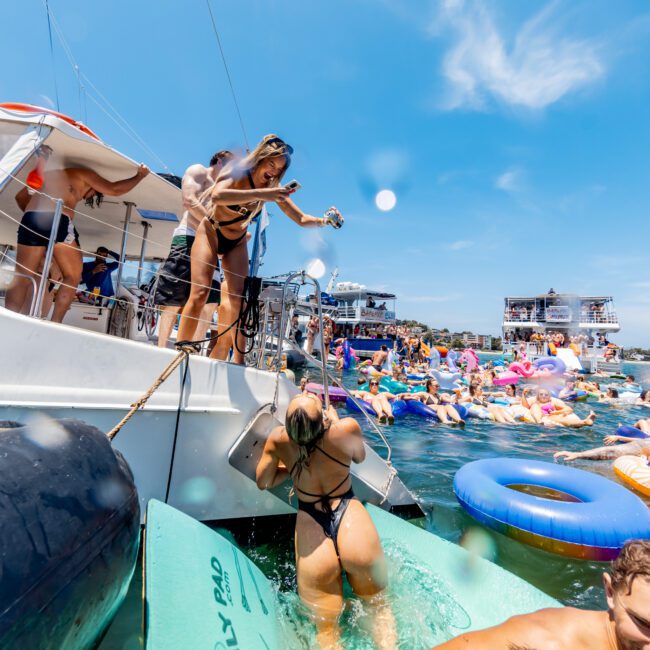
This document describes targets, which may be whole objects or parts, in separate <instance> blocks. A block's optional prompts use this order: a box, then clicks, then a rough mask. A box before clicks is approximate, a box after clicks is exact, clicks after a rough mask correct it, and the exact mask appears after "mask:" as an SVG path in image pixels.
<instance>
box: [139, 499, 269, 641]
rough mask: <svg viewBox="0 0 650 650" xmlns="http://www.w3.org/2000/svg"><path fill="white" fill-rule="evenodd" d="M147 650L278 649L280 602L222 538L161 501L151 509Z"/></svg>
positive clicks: (151, 504) (147, 556)
mask: <svg viewBox="0 0 650 650" xmlns="http://www.w3.org/2000/svg"><path fill="white" fill-rule="evenodd" d="M146 525H147V528H146V542H145V608H146V609H145V638H146V648H147V650H166V649H169V650H179V649H180V648H193V649H194V650H202V649H204V648H205V650H257V649H258V648H259V649H260V650H276V648H279V647H280V645H279V642H278V630H277V617H276V611H275V595H274V592H273V587H272V586H271V583H270V582H269V581H268V580H267V579H266V578H265V577H264V574H263V573H262V572H261V571H260V570H259V569H258V568H257V567H256V566H255V565H254V564H253V563H252V562H251V561H250V560H249V559H248V558H247V557H246V555H244V553H242V552H241V551H240V550H239V549H238V548H237V547H236V546H235V545H234V544H231V543H230V542H229V541H228V540H227V539H226V538H225V537H223V536H221V535H220V534H219V533H217V532H216V531H213V530H211V529H210V528H208V527H207V526H205V525H203V524H202V523H200V522H198V521H196V519H192V517H189V516H188V515H186V514H183V513H182V512H180V511H178V510H176V509H175V508H172V507H171V506H168V505H166V504H164V503H161V502H160V501H156V500H153V499H152V500H151V501H149V504H148V506H147V520H146Z"/></svg>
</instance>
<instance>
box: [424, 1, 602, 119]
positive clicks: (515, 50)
mask: <svg viewBox="0 0 650 650" xmlns="http://www.w3.org/2000/svg"><path fill="white" fill-rule="evenodd" d="M556 5H557V3H555V2H552V3H550V4H548V5H547V6H546V7H545V8H543V9H542V10H541V11H540V12H539V13H537V14H536V15H534V16H533V17H532V18H531V19H529V20H528V21H526V22H525V23H524V24H523V25H522V26H521V27H520V28H519V30H518V31H517V32H516V34H515V35H514V36H513V37H512V38H509V39H506V37H504V35H503V34H502V33H501V32H500V31H499V29H498V27H497V26H496V25H495V22H494V20H493V18H492V15H491V14H490V11H489V9H488V7H489V5H487V4H482V3H478V2H477V3H474V2H472V3H470V2H467V3H466V2H463V0H455V1H453V2H449V1H448V2H444V3H443V4H442V6H441V10H440V13H439V16H438V17H437V20H436V24H435V29H434V30H433V33H434V34H435V35H436V36H441V35H443V34H445V33H448V31H449V30H448V29H446V28H447V27H449V28H450V29H451V31H452V32H453V33H454V36H455V41H454V42H453V44H452V45H451V47H450V49H449V50H448V51H447V53H446V55H445V57H444V60H443V72H444V75H445V77H446V78H447V81H448V84H449V94H448V96H447V97H446V99H445V101H444V106H443V107H444V108H447V109H450V110H451V109H455V108H473V109H484V108H485V107H486V105H487V103H488V100H496V101H497V102H500V103H504V104H508V105H511V106H515V107H524V108H527V109H532V110H542V109H544V108H546V107H547V106H549V105H550V104H553V103H554V102H556V101H558V100H559V99H561V98H562V97H564V96H565V95H567V94H569V93H571V92H574V91H575V90H577V89H580V88H583V87H585V86H587V85H589V84H591V83H593V82H594V81H596V80H597V79H599V78H600V77H602V76H603V75H604V73H605V66H604V64H603V62H602V61H601V58H600V55H599V51H598V50H599V47H598V44H597V42H596V41H595V40H593V39H579V38H575V37H570V36H568V35H566V34H562V33H561V32H560V26H559V23H560V17H559V16H558V14H559V12H556V11H555V9H556Z"/></svg>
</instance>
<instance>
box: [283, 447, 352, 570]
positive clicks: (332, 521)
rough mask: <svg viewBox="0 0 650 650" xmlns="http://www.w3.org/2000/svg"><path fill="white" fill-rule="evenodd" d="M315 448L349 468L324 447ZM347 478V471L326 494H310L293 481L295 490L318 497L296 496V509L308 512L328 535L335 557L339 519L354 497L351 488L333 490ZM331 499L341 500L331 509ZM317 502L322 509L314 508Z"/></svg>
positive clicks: (337, 554)
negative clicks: (306, 498) (311, 499)
mask: <svg viewBox="0 0 650 650" xmlns="http://www.w3.org/2000/svg"><path fill="white" fill-rule="evenodd" d="M316 449H317V450H318V451H320V452H321V454H325V456H327V457H328V458H329V459H331V460H333V461H334V462H335V463H338V464H339V465H342V466H343V467H347V468H348V469H349V468H350V466H349V465H347V464H346V463H342V462H341V461H340V460H338V459H337V458H334V456H332V455H330V454H328V453H327V452H326V451H325V450H324V449H321V448H320V447H316ZM295 468H296V466H295V465H294V466H293V468H292V470H291V472H290V473H291V474H293V470H294V469H295ZM348 478H350V474H349V473H348V475H347V476H346V477H345V478H344V479H343V480H342V481H341V482H340V483H339V484H338V485H336V487H333V488H332V489H331V490H330V491H329V492H328V493H327V494H312V493H311V492H305V491H304V490H301V489H300V488H299V487H298V486H297V485H295V483H294V488H295V489H296V491H297V492H300V493H301V494H304V495H306V496H308V497H318V500H317V501H302V500H301V499H300V498H298V510H302V512H304V513H306V514H308V515H309V516H310V517H311V518H312V519H313V520H314V521H315V522H316V523H317V524H318V525H319V526H320V527H321V528H322V529H323V532H324V533H325V536H326V537H329V538H330V539H331V540H332V542H334V550H335V551H336V556H337V557H339V546H338V544H337V537H338V534H339V528H340V527H341V520H342V519H343V515H344V514H345V511H346V510H347V509H348V505H349V503H350V500H351V499H354V492H353V491H352V488H350V489H349V490H347V491H346V492H344V493H343V494H334V492H336V491H337V490H338V489H339V488H340V487H341V486H342V485H343V484H344V483H345V482H346V481H347V480H348ZM333 499H340V500H341V501H340V502H339V504H338V506H336V508H334V509H333V510H332V506H331V505H330V501H332V500H333ZM318 503H320V504H321V505H322V506H323V509H322V510H319V509H318V508H316V504H318ZM339 560H340V558H339Z"/></svg>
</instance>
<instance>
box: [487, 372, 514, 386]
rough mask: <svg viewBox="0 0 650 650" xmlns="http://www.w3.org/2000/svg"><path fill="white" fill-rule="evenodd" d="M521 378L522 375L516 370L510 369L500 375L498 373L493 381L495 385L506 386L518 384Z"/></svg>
mask: <svg viewBox="0 0 650 650" xmlns="http://www.w3.org/2000/svg"><path fill="white" fill-rule="evenodd" d="M520 379H521V376H520V375H518V374H517V373H516V372H511V371H510V370H504V371H503V372H502V373H501V374H500V375H497V376H496V377H495V378H494V379H493V380H492V383H493V384H494V385H495V386H505V385H507V384H516V383H517V382H518V381H519V380H520Z"/></svg>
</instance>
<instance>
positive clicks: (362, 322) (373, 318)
mask: <svg viewBox="0 0 650 650" xmlns="http://www.w3.org/2000/svg"><path fill="white" fill-rule="evenodd" d="M331 296H332V298H334V299H335V300H336V302H337V303H338V304H337V307H336V316H335V320H334V322H335V324H336V325H337V326H338V329H339V330H340V333H339V336H346V337H347V339H348V340H349V341H350V345H351V347H353V348H354V350H355V351H356V353H357V355H358V356H360V357H372V355H373V354H374V353H375V352H376V351H377V350H379V349H381V346H382V345H386V346H387V347H388V348H389V349H390V348H392V347H393V342H394V340H393V339H391V338H389V337H388V336H386V329H387V328H388V327H389V326H391V325H395V323H396V320H395V309H396V307H395V306H396V302H397V296H396V295H395V294H394V293H387V292H385V291H379V290H373V289H368V288H367V287H366V285H364V284H358V283H356V282H338V283H337V284H336V285H335V287H334V289H333V290H332V291H331ZM377 328H379V330H380V331H379V333H377ZM371 331H372V332H375V333H376V334H375V336H372V337H371V336H369V335H366V334H365V333H366V332H368V333H369V332H371ZM355 332H356V333H355Z"/></svg>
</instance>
